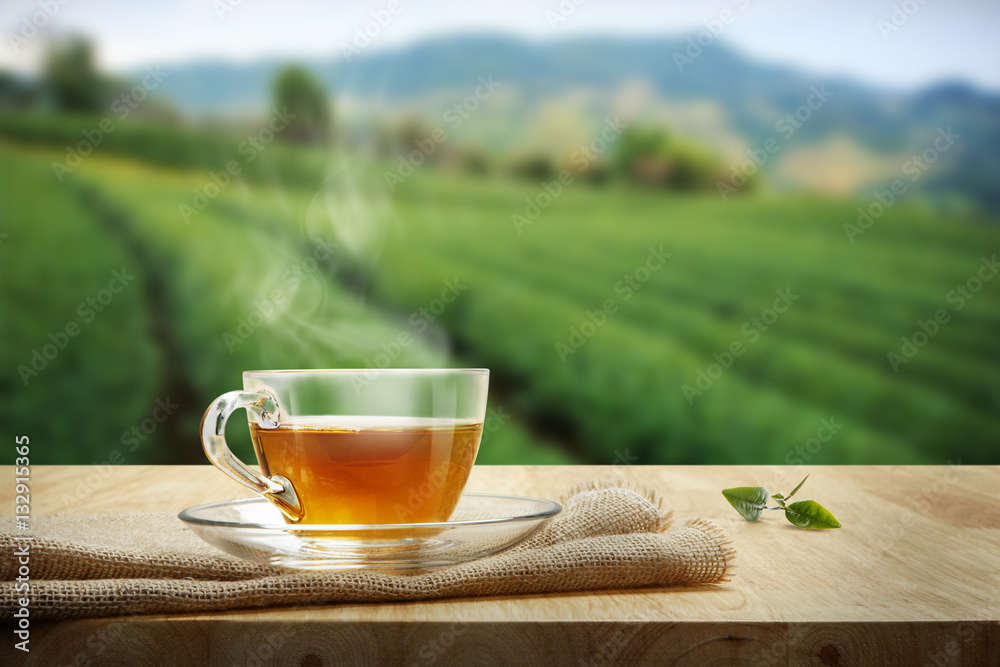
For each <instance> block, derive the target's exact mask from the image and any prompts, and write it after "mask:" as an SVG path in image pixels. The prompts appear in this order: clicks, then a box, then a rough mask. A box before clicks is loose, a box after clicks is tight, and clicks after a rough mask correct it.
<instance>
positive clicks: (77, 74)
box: [44, 37, 108, 113]
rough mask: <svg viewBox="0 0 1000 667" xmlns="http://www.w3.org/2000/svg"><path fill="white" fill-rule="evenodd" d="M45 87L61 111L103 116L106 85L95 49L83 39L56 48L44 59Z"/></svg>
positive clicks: (62, 43)
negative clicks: (95, 64) (97, 65)
mask: <svg viewBox="0 0 1000 667" xmlns="http://www.w3.org/2000/svg"><path fill="white" fill-rule="evenodd" d="M44 83H45V88H46V90H47V92H48V93H49V94H50V95H51V96H52V101H53V104H54V105H55V108H56V109H57V110H59V111H68V112H72V113H100V112H102V111H105V110H106V109H105V106H106V102H107V101H108V100H107V98H108V94H107V93H108V91H107V85H106V83H105V81H104V79H102V78H101V75H100V74H99V73H98V72H97V68H96V67H95V66H94V47H93V45H92V44H91V43H90V42H88V41H87V40H86V39H84V38H82V37H71V38H69V39H67V40H65V41H62V42H59V43H57V44H55V45H54V46H53V47H52V48H51V50H50V51H49V53H48V54H47V56H46V59H45V74H44Z"/></svg>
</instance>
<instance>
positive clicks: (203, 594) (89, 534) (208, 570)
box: [0, 480, 735, 621]
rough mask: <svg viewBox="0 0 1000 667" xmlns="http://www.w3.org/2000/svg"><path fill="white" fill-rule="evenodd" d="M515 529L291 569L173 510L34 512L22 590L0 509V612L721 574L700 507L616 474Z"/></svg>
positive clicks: (280, 600) (451, 592) (429, 595)
mask: <svg viewBox="0 0 1000 667" xmlns="http://www.w3.org/2000/svg"><path fill="white" fill-rule="evenodd" d="M561 500H562V502H563V511H562V512H561V513H560V514H559V515H558V516H557V517H556V518H554V519H553V520H552V521H550V522H549V523H548V524H547V525H545V526H543V527H542V528H541V529H539V530H538V531H537V532H535V533H534V534H533V535H532V536H530V537H529V538H528V539H527V540H526V541H524V542H522V543H520V544H518V545H517V546H515V547H513V548H511V549H508V550H507V551H504V552H501V553H499V554H496V555H493V556H489V557H486V558H481V559H479V560H474V561H470V562H467V563H462V564H460V565H453V566H450V567H443V568H438V569H432V570H425V571H422V572H414V573H405V574H401V573H398V572H396V573H389V572H385V571H383V572H377V571H365V570H351V571H328V572H315V571H309V572H305V571H297V570H288V569H283V568H279V567H276V566H265V565H257V564H254V563H251V562H248V561H243V560H240V559H238V558H235V557H233V556H229V555H228V554H225V553H223V552H221V551H219V550H217V549H215V548H214V547H212V546H210V545H209V544H207V543H205V542H203V541H202V540H201V539H200V538H198V537H197V536H195V535H194V533H192V532H191V531H189V530H188V529H187V528H186V527H185V526H184V525H183V524H182V523H181V521H180V520H179V519H178V518H177V515H176V514H174V513H172V512H156V513H141V514H103V515H89V516H66V517H46V518H43V517H33V518H32V524H31V526H32V529H31V531H30V533H27V534H29V535H31V536H32V537H33V541H32V542H31V543H30V545H31V546H30V564H29V567H30V575H29V576H30V591H29V592H28V593H27V594H26V593H25V592H23V591H16V590H15V586H16V585H17V582H16V581H15V579H16V577H17V576H18V575H17V572H18V557H17V556H16V555H15V550H16V549H18V547H19V546H20V545H22V544H24V542H18V541H16V539H15V538H23V537H24V536H25V535H26V533H25V532H24V531H15V530H14V525H13V520H12V519H8V520H6V521H4V522H2V523H0V568H2V569H0V575H2V581H0V602H2V605H0V614H2V616H0V619H2V620H4V621H10V620H11V619H12V618H13V611H14V609H15V608H16V600H17V599H18V598H19V597H25V596H26V595H27V597H29V598H30V604H29V607H28V608H29V610H30V613H31V618H32V619H33V620H42V619H66V618H82V617H96V616H119V615H126V614H129V615H130V614H149V613H172V612H201V611H212V610H221V609H235V608H240V607H270V606H277V605H295V604H322V603H335V602H385V601H393V600H427V599H433V598H445V597H470V596H481V595H518V594H530V593H552V592H560V591H584V590H599V589H613V588H638V587H644V586H667V585H699V584H717V583H721V582H724V581H728V579H729V576H730V574H731V570H732V567H733V559H734V556H735V550H734V549H733V547H732V544H731V543H730V541H729V539H728V537H727V536H726V535H725V533H724V532H723V531H722V529H721V528H719V527H718V526H716V525H715V524H713V523H712V522H710V521H705V520H700V519H699V520H693V521H688V522H687V523H684V524H683V525H680V526H673V525H671V521H670V514H669V513H667V514H664V513H663V512H662V511H661V506H662V503H661V500H660V498H659V497H658V495H657V494H656V493H655V492H653V491H650V490H648V489H645V488H642V487H639V486H637V485H634V484H626V483H623V482H620V481H608V480H604V481H598V482H589V483H587V484H583V485H577V486H576V487H574V488H572V489H570V490H569V491H568V492H567V493H566V494H564V496H563V497H562V498H561Z"/></svg>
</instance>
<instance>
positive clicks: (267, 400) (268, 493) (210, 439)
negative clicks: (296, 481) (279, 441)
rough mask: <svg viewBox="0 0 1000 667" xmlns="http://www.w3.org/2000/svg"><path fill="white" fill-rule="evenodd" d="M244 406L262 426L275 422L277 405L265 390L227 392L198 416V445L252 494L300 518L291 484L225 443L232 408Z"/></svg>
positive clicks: (297, 500)
mask: <svg viewBox="0 0 1000 667" xmlns="http://www.w3.org/2000/svg"><path fill="white" fill-rule="evenodd" d="M240 408H245V409H246V410H247V412H249V413H251V414H252V415H254V417H256V419H257V423H258V424H260V425H261V426H268V427H271V428H274V427H275V426H277V425H278V422H277V414H278V404H277V403H275V401H274V398H272V397H271V396H268V395H267V394H264V393H257V392H252V391H230V392H227V393H225V394H223V395H222V396H219V397H218V398H217V399H215V400H214V401H212V404H211V405H209V406H208V409H207V410H205V416H204V417H202V419H201V444H202V447H204V448H205V454H206V455H207V456H208V460H209V461H211V462H212V465H214V466H215V467H216V468H218V469H219V470H221V471H222V472H224V473H226V474H227V475H229V476H230V477H232V478H233V479H235V480H236V481H237V482H239V483H240V484H242V485H243V486H245V487H247V488H248V489H250V490H251V491H253V492H254V493H258V494H260V495H262V496H264V497H265V498H267V499H268V500H269V501H271V503H273V504H274V505H275V507H277V508H278V509H279V510H281V511H282V513H283V514H284V515H285V516H287V517H288V518H289V519H291V520H292V521H296V522H297V521H299V520H301V519H302V504H301V503H300V502H299V498H298V496H297V495H295V489H294V488H292V483H291V482H290V481H288V478H286V477H284V476H283V475H272V476H271V477H264V476H263V475H261V474H260V473H258V472H257V471H255V470H253V469H252V468H250V467H248V466H247V465H246V464H244V463H243V462H242V461H240V460H239V459H238V458H236V456H235V455H234V454H233V453H232V451H230V449H229V445H227V444H226V422H227V421H229V416H230V415H231V414H233V411H234V410H238V409H240Z"/></svg>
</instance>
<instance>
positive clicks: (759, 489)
mask: <svg viewBox="0 0 1000 667" xmlns="http://www.w3.org/2000/svg"><path fill="white" fill-rule="evenodd" d="M722 495H724V496H725V497H726V500H728V501H729V504H730V505H732V506H733V507H735V508H736V511H737V512H739V513H740V516H742V517H743V518H744V519H746V520H747V521H756V520H757V519H759V518H760V515H761V512H763V511H764V508H765V507H766V506H767V501H768V499H769V498H770V497H771V494H770V493H768V491H767V489H765V488H764V487H763V486H735V487H733V488H731V489H723V490H722Z"/></svg>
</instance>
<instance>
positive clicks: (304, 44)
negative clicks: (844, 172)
mask: <svg viewBox="0 0 1000 667" xmlns="http://www.w3.org/2000/svg"><path fill="white" fill-rule="evenodd" d="M45 7H49V8H50V10H49V11H48V12H46V10H45ZM52 8H55V10H54V11H53V9H52ZM49 13H52V14H53V15H52V16H49V15H48V14H49ZM379 17H381V19H382V23H383V24H384V25H380V24H379V23H377V21H376V19H377V18H379ZM366 26H367V27H368V29H369V32H370V33H371V38H370V44H369V45H367V46H366V47H365V49H366V50H368V49H370V50H371V51H372V52H374V51H377V50H380V49H391V48H397V47H399V46H403V45H406V44H410V43H413V42H417V41H421V40H425V39H429V38H433V37H435V36H439V35H450V34H456V33H459V34H460V33H469V32H483V31H489V32H499V33H504V34H509V35H514V36H521V37H523V38H526V39H532V40H545V39H554V38H572V37H573V36H578V35H593V34H617V35H621V36H625V37H629V36H644V37H646V36H655V35H670V36H676V35H683V34H693V33H698V32H700V31H707V30H709V29H710V28H715V30H716V32H718V33H719V34H718V35H709V33H707V32H706V33H704V34H703V35H702V39H703V40H704V41H706V42H707V41H709V40H712V41H714V40H720V41H722V42H724V43H727V44H728V45H730V46H732V47H734V48H736V49H737V50H738V51H740V52H742V53H743V54H744V55H746V56H749V57H751V58H753V59H755V60H760V61H766V62H773V63H783V64H791V65H793V66H796V67H798V68H800V69H804V70H807V71H810V72H813V73H817V74H845V75H848V76H850V77H853V78H855V79H858V80H861V81H866V82H869V83H873V84H876V85H885V86H889V87H892V88H897V89H914V88H919V87H922V86H926V85H929V84H932V83H934V82H937V81H941V80H944V79H954V78H958V79H962V80H965V81H968V82H971V83H974V84H976V85H978V86H980V87H982V88H986V89H990V90H994V91H998V92H1000V66H998V65H1000V40H998V39H996V38H995V33H996V30H997V28H998V27H1000V2H997V1H996V0H950V1H949V2H944V0H892V1H889V2H886V1H882V0H871V1H865V0H840V1H838V2H832V1H830V0H824V1H823V2H819V1H817V0H798V1H791V0H786V1H780V2H779V1H772V2H768V1H766V0H706V1H703V2H695V1H688V2H651V1H650V2H640V1H638V0H614V1H609V0H542V1H539V2H528V1H527V0H504V2H489V3H478V2H443V1H440V0H423V1H420V0H379V1H375V2H335V1H328V2H324V1H323V0H288V1H286V2H277V1H275V0H270V1H265V0H174V1H173V2H170V1H167V0H148V1H147V2H127V1H122V0H3V2H2V3H0V35H2V46H0V68H6V69H15V70H18V71H27V72H30V71H37V68H38V66H39V63H40V62H41V53H42V52H43V48H44V43H45V40H46V39H47V38H48V37H50V36H54V35H60V34H67V33H81V34H84V35H87V36H90V37H92V38H94V39H95V40H96V42H97V43H98V46H99V48H98V61H99V65H100V66H101V67H102V69H105V70H108V71H113V72H124V71H134V70H136V69H139V68H141V67H142V66H144V65H147V64H176V63H179V62H191V61H197V60H206V59H212V60H218V59H223V60H228V61H235V62H247V61H253V60H258V59H262V58H268V57H280V58H282V59H289V58H317V57H318V58H323V57H343V52H344V50H345V48H347V47H348V46H355V44H354V40H355V38H356V36H357V32H358V30H363V29H365V27H366Z"/></svg>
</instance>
